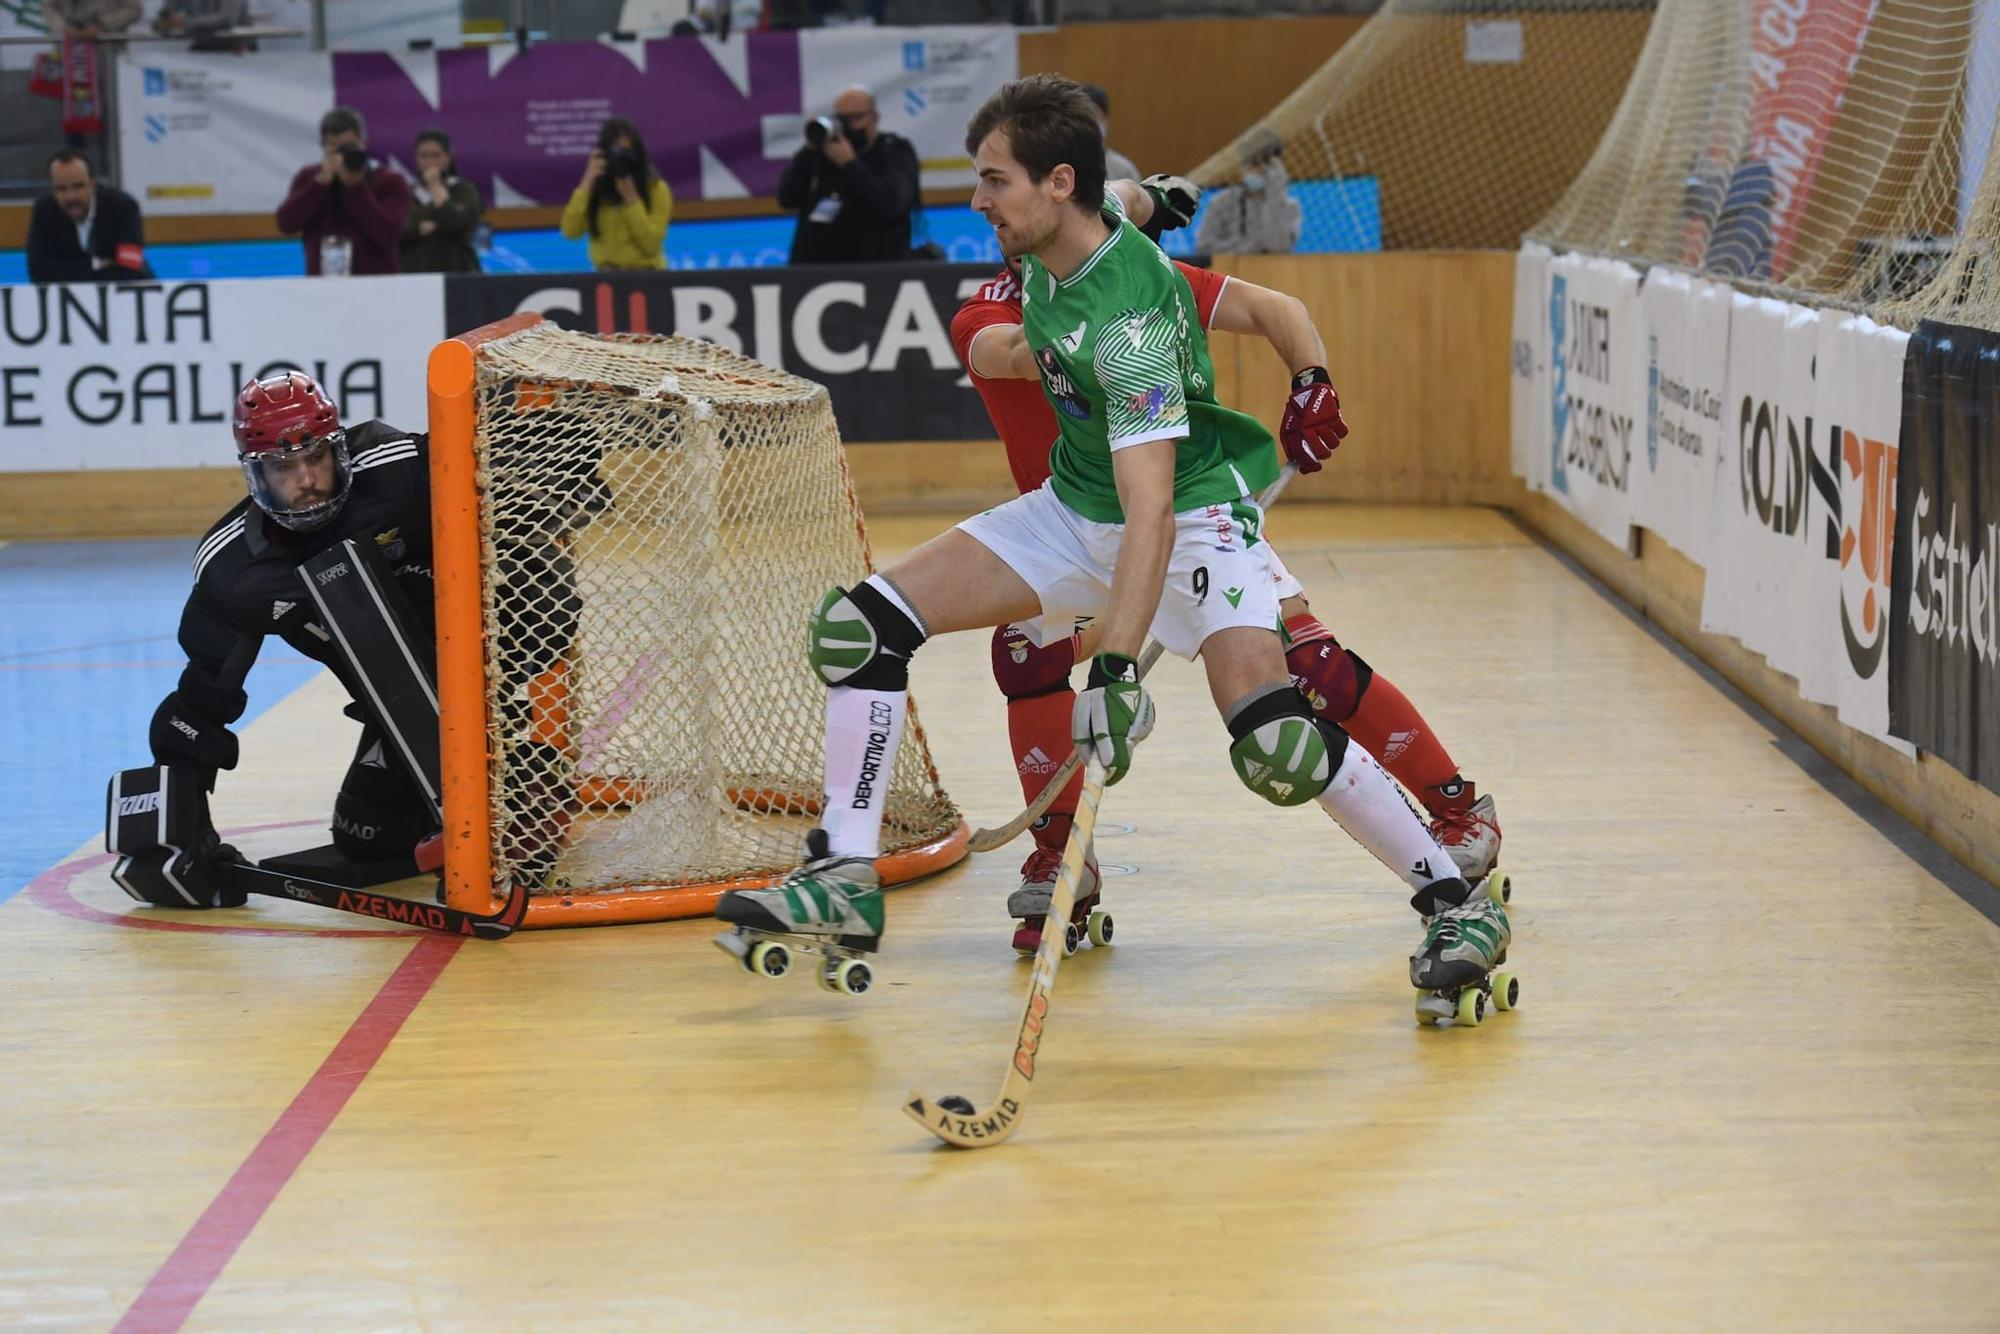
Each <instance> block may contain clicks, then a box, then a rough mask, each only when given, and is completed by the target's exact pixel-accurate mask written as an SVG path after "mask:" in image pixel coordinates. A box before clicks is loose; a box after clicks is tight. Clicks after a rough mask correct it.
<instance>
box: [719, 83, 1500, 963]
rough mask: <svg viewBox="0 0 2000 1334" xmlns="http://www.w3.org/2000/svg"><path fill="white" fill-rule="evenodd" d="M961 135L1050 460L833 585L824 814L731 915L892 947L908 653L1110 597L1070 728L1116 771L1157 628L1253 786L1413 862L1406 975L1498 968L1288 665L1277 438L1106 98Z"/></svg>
mask: <svg viewBox="0 0 2000 1334" xmlns="http://www.w3.org/2000/svg"><path fill="white" fill-rule="evenodd" d="M966 148H967V151H968V152H970V153H971V154H972V156H973V162H974V166H975V168H976V169H977V170H978V173H979V185H978V187H977V189H976V190H975V192H974V195H973V207H974V208H975V209H976V210H978V211H979V213H980V214H981V215H982V216H983V217H985V218H986V219H987V221H988V222H989V223H990V224H991V225H992V227H993V231H994V235H995V237H996V238H997V239H998V241H999V243H1000V248H1001V250H1002V252H1003V253H1005V254H1006V255H1008V256H1010V257H1016V256H1018V257H1020V259H1021V260H1022V324H1023V327H1024V328H1025V330H1026V331H1027V337H1028V341H1029V344H1030V346H1031V347H1033V349H1034V353H1035V358H1036V362H1037V365H1038V366H1039V368H1040V371H1041V376H1042V385H1043V389H1044V391H1045V392H1046V393H1047V395H1048V397H1049V400H1050V403H1051V404H1052V405H1053V407H1054V408H1055V412H1056V420H1057V424H1058V427H1059V430H1060V436H1059V438H1058V440H1057V442H1056V444H1055V446H1054V449H1053V451H1052V453H1051V457H1050V464H1051V471H1052V474H1053V475H1052V476H1051V478H1050V480H1049V482H1048V483H1047V484H1046V485H1044V486H1043V487H1042V488H1041V489H1040V490H1037V491H1032V492H1029V493H1028V494H1026V495H1023V496H1019V497H1017V498H1016V499H1014V500H1011V501H1009V502H1007V503H1006V504H1004V505H1000V506H998V507H996V508H994V509H991V510H988V511H986V512H985V513H983V514H979V515H975V516H973V517H972V518H970V519H967V520H966V521H965V522H963V523H961V524H960V525H959V526H958V527H956V528H954V529H952V530H951V531H950V532H948V533H945V534H943V535H942V536H940V537H938V538H936V539H934V540H932V541H931V542H929V543H926V544H925V545H924V546H922V547H920V548H919V549H918V550H916V551H915V552H913V553H911V554H910V555H909V556H908V557H906V558H905V559H904V560H902V561H901V562H899V563H898V564H897V565H896V566H894V567H893V568H891V569H889V570H887V571H885V572H883V573H881V574H877V575H873V576H871V577H870V578H868V579H867V580H866V581H864V582H863V583H861V584H859V585H857V586H856V587H854V588H853V589H841V588H835V589H833V590H831V591H829V592H828V593H827V594H826V595H825V596H824V597H823V598H821V600H820V602H819V604H818V606H816V607H815V608H814V610H813V613H812V617H811V622H810V631H809V647H808V654H809V657H810V660H811V662H812V664H813V667H814V669H815V670H816V671H817V672H818V673H819V675H820V679H821V680H822V681H824V682H825V683H826V684H827V686H828V687H829V695H828V699H827V741H826V802H825V806H824V808H823V815H822V826H821V828H819V829H817V830H814V831H813V833H812V835H811V836H810V837H809V838H808V840H807V848H806V860H805V863H804V865H802V866H801V867H800V868H799V869H798V870H797V871H795V872H794V873H793V874H792V875H791V876H790V877H789V878H788V879H787V880H786V881H785V882H784V883H782V884H780V885H778V886H776V887H774V888H771V889H767V890H739V891H736V892H734V893H731V894H728V895H725V896H724V897H723V899H722V901H721V902H720V903H719V904H718V905H717V907H716V916H717V917H718V918H720V919H721V920H723V921H725V922H731V923H734V924H736V925H737V926H738V927H739V928H742V929H745V930H748V931H750V932H757V933H767V934H780V935H790V936H796V937H802V938H805V939H806V940H808V941H816V942H822V943H824V944H827V945H832V946H835V947H837V948H839V949H842V950H848V951H857V950H861V951H865V950H871V949H874V948H875V947H876V946H877V945H878V944H879V943H880V940H881V936H882V930H883V924H884V918H883V908H882V894H881V889H880V883H879V880H878V879H877V877H876V873H875V868H874V859H875V858H876V856H877V855H878V853H879V851H880V842H881V825H882V815H883V804H884V802H885V800H886V798H887V787H888V782H887V776H888V774H889V772H890V768H891V766H892V764H893V762H894V759H895V754H896V748H897V746H898V745H899V743H900V741H901V738H902V729H903V720H904V715H905V712H906V709H907V698H908V685H909V659H910V655H911V654H913V653H914V652H915V651H916V650H917V648H918V647H919V646H920V645H922V643H923V642H924V641H925V640H926V639H928V638H929V637H931V636H932V635H936V634H944V633H948V632H950V631H953V630H968V629H975V628H986V627H991V626H995V625H1002V624H1010V623H1011V624H1016V625H1021V624H1025V623H1035V624H1042V623H1047V624H1049V625H1050V626H1051V627H1052V632H1053V633H1056V634H1063V635H1067V634H1069V633H1070V631H1071V627H1072V626H1073V624H1074V617H1075V616H1077V615H1091V616H1096V617H1097V618H1098V620H1099V624H1100V625H1101V626H1102V631H1101V635H1100V640H1099V650H1098V653H1097V655H1096V657H1095V658H1094V659H1093V660H1092V662H1091V667H1090V678H1089V683H1088V686H1087V688H1086V689H1085V690H1083V691H1082V692H1080V693H1079V694H1078V696H1077V702H1076V707H1075V710H1074V713H1073V715H1072V723H1071V734H1072V736H1073V737H1074V738H1075V740H1076V742H1077V744H1078V745H1079V746H1083V747H1086V748H1089V749H1091V750H1093V751H1094V752H1095V755H1096V757H1097V759H1098V760H1099V761H1100V763H1102V765H1103V766H1104V769H1105V772H1106V781H1107V782H1109V783H1115V782H1117V781H1118V780H1119V779H1120V778H1122V777H1123V776H1124V775H1125V773H1126V772H1127V771H1128V770H1129V768H1130V766H1131V763H1132V755H1133V748H1134V747H1135V746H1136V745H1137V744H1138V743H1139V742H1140V741H1142V740H1144V739H1145V737H1146V736H1147V735H1148V734H1149V733H1150V732H1151V730H1152V726H1153V704H1152V701H1151V699H1150V698H1149V697H1148V695H1147V693H1146V691H1145V688H1144V687H1143V686H1142V685H1141V684H1140V683H1139V680H1138V671H1137V658H1138V654H1139V651H1140V647H1141V645H1142V644H1143V643H1144V641H1145V639H1146V636H1147V633H1148V631H1149V630H1150V632H1151V634H1152V635H1153V636H1154V637H1156V638H1157V639H1158V640H1159V641H1160V643H1161V644H1162V645H1163V646H1164V647H1165V648H1166V649H1167V650H1168V651H1169V652H1172V653H1176V654H1179V655H1180V656H1182V657H1185V658H1195V657H1199V658H1200V659H1201V661H1202V664H1203V666H1204V668H1205V669H1206V671H1207V674H1208V683H1209V691H1210V694H1211V695H1212V697H1213V698H1214V700H1215V704H1216V708H1217V710H1218V711H1219V712H1220V713H1221V714H1222V717H1223V720H1224V722H1225V723H1226V724H1227V726H1228V728H1229V733H1230V736H1231V738H1232V744H1231V746H1230V748H1229V754H1230V761H1231V764H1232V766H1233V768H1234V769H1235V771H1236V774H1237V776H1238V777H1239V778H1240V779H1241V780H1242V782H1243V783H1244V785H1245V786H1246V787H1248V788H1249V789H1250V790H1251V791H1253V792H1255V793H1257V795H1259V796H1261V797H1263V798H1264V799H1266V800H1267V801H1270V802H1273V803H1274V804H1277V805H1281V806H1295V805H1300V804H1303V803H1305V802H1308V801H1314V800H1317V801H1318V803H1319V804H1320V805H1321V806H1322V807H1323V808H1324V809H1325V810H1326V811H1327V813H1328V814H1330V815H1331V816H1332V817H1333V818H1334V820H1335V821H1337V822H1338V823H1339V824H1340V825H1341V827H1342V828H1344V829H1346V830H1347V832H1348V833H1349V834H1350V835H1351V836H1352V837H1353V838H1354V839H1355V840H1356V841H1357V842H1359V843H1360V844H1361V845H1362V846H1363V847H1365V848H1367V849H1368V850H1369V851H1370V852H1371V853H1373V854H1374V855H1375V856H1376V857H1377V858H1378V859H1379V860H1380V861H1381V862H1382V863H1383V864H1384V865H1386V866H1388V867H1389V869H1390V870H1392V871H1394V872H1395V873H1396V874H1397V875H1399V876H1400V877H1402V879H1403V880H1404V882H1405V883H1406V884H1408V885H1409V887H1410V889H1411V890H1412V898H1411V904H1412V906H1414V907H1415V908H1416V909H1417V911H1418V912H1419V913H1421V914H1423V916H1424V917H1425V919H1426V922H1427V930H1426V935H1425V939H1424V943H1423V944H1422V945H1421V946H1420V947H1419V949H1418V952H1417V953H1416V954H1415V955H1413V956H1412V958H1411V963H1410V976H1411V981H1412V982H1413V983H1414V984H1415V985H1417V986H1419V987H1422V988H1426V989H1432V990H1441V989H1445V988H1450V987H1458V986H1462V985H1469V984H1473V983H1477V982H1479V981H1481V980H1482V979H1484V977H1485V975H1486V974H1487V972H1488V971H1490V970H1491V968H1492V967H1493V965H1494V964H1495V963H1497V962H1499V961H1500V960H1501V959H1503V958H1504V957H1505V953H1506V946H1507V942H1508V938H1509V930H1508V925H1507V920H1506V915H1505V913H1504V911H1503V910H1502V909H1501V908H1500V906H1499V905H1498V904H1497V903H1495V902H1493V901H1491V900H1490V899H1488V898H1487V897H1486V896H1485V895H1483V894H1482V895H1473V894H1472V893H1471V891H1470V890H1469V888H1468V886H1467V884H1466V882H1465V881H1464V880H1463V879H1462V878H1461V877H1460V876H1459V875H1458V873H1457V868H1456V867H1455V866H1454V865H1453V863H1452V859H1451V857H1450V856H1449V855H1447V854H1446V853H1445V851H1444V850H1443V849H1442V848H1440V847H1439V846H1438V844H1437V842H1436V840H1435V839H1433V838H1432V836H1431V833H1430V831H1429V830H1428V829H1426V828H1425V827H1424V825H1423V823H1422V822H1421V821H1420V820H1419V819H1418V818H1417V816H1416V814H1415V812H1414V811H1412V810H1411V808H1410V806H1409V804H1408V803H1407V802H1406V801H1405V800H1404V798H1403V795H1402V793H1401V792H1400V790H1399V789H1398V788H1397V787H1396V785H1395V783H1394V782H1393V781H1392V780H1391V779H1390V777H1389V776H1388V774H1386V773H1385V772H1384V771H1383V770H1382V769H1381V767H1380V766H1379V765H1378V764H1377V763H1376V762H1375V760H1374V758H1373V757H1372V756H1370V755H1369V754H1368V753H1367V751H1366V750H1365V749H1363V748H1362V747H1361V746H1360V745H1358V744H1354V743H1353V742H1351V741H1350V739H1349V738H1348V736H1347V734H1346V733H1345V732H1344V731H1343V730H1342V729H1341V728H1340V727H1339V726H1338V725H1337V724H1334V723H1330V722H1327V721H1326V720H1324V719H1319V718H1315V717H1314V715H1313V712H1312V710H1311V708H1310V706H1308V705H1307V703H1306V702H1305V700H1304V699H1303V698H1302V697H1301V696H1300V694H1299V693H1298V691H1297V690H1295V689H1294V688H1293V686H1292V683H1291V678H1290V676H1289V674H1288V673H1287V671H1286V667H1285V659H1284V654H1283V652H1282V650H1281V648H1280V639H1279V634H1278V607H1277V601H1276V595H1275V592H1274V588H1275V585H1274V582H1273V580H1272V577H1271V569H1270V564H1269V561H1268V554H1269V548H1268V546H1267V545H1266V544H1265V543H1264V542H1263V541H1262V526H1263V514H1262V511H1261V510H1260V509H1259V508H1258V506H1257V504H1256V502H1255V500H1254V499H1253V496H1254V494H1255V492H1256V491H1257V490H1258V489H1259V488H1261V487H1263V486H1264V485H1266V484H1267V483H1269V482H1270V481H1271V480H1273V479H1274V477H1275V476H1276V473H1277V451H1276V449H1275V447H1274V444H1273V441H1272V439H1271V436H1270V434H1269V433H1268V432H1266V431H1265V430H1264V428H1263V427H1262V426H1261V425H1259V424H1258V423H1257V421H1256V420H1255V419H1254V418H1251V417H1248V416H1246V415H1244V414H1242V413H1238V412H1233V411H1231V410H1229V409H1228V408H1225V407H1222V406H1221V405H1220V404H1218V403H1217V402H1216V401H1215V390H1214V368H1213V366H1212V364H1211V363H1210V360H1209V355H1208V343H1207V337H1206V335H1205V334H1204V333H1203V331H1202V329H1201V326H1200V323H1199V321H1197V320H1196V319H1195V318H1194V310H1193V304H1194V303H1193V298H1192V294H1191V293H1190V291H1189V288H1188V285H1187V281H1186V279H1184V278H1183V277H1182V276H1181V274H1180V272H1179V271H1178V270H1177V269H1175V268H1174V266H1173V264H1172V262H1171V261H1169V260H1168V259H1167V258H1166V256H1165V255H1163V254H1162V253H1161V252H1160V250H1159V249H1158V248H1157V247H1156V246H1154V245H1153V244H1152V243H1151V242H1150V241H1148V240H1147V239H1146V238H1145V237H1144V236H1143V235H1141V234H1140V232H1139V231H1138V229H1137V228H1135V227H1133V226H1131V225H1130V224H1129V223H1128V222H1126V221H1125V220H1124V218H1123V216H1122V211H1121V209H1120V208H1119V206H1118V205H1117V204H1116V203H1115V201H1114V202H1112V203H1109V204H1107V202H1106V196H1105V190H1104V148H1103V140H1102V138H1101V137H1100V134H1099V132H1098V130H1097V128H1096V118H1095V116H1094V114H1093V113H1092V112H1091V109H1090V102H1089V100H1088V98H1086V97H1085V96H1084V94H1083V92H1082V90H1081V89H1080V87H1079V86H1078V85H1076V84H1074V83H1071V82H1070V81H1068V80H1066V79H1061V78H1056V77H1053V76H1047V75H1038V76H1034V77H1031V78H1027V79H1022V80H1019V81H1017V82H1015V83H1011V84H1008V85H1006V86H1005V87H1003V88H1001V89H1000V90H999V91H998V92H997V93H995V94H994V95H993V96H992V97H991V98H989V99H988V100H987V102H986V104H985V105H984V106H983V107H982V108H981V109H980V111H979V113H978V114H977V115H976V116H974V117H973V119H972V122H971V124H970V126H969V127H968V128H967V132H966Z"/></svg>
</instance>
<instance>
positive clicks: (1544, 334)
mask: <svg viewBox="0 0 2000 1334" xmlns="http://www.w3.org/2000/svg"><path fill="white" fill-rule="evenodd" d="M1549 259H1550V254H1549V248H1548V247H1547V246H1545V245H1541V244H1539V243H1537V242H1534V241H1529V242H1527V243H1525V244H1524V245H1522V247H1521V248H1520V250H1518V251H1516V252H1515V254H1514V344H1513V356H1512V358H1511V360H1512V367H1511V373H1510V375H1509V384H1510V386H1511V388H1512V394H1511V396H1510V402H1509V406H1510V408H1511V409H1512V412H1513V422H1512V432H1511V439H1512V441H1513V463H1514V475H1515V476H1516V477H1519V478H1521V479H1522V480H1523V481H1525V482H1526V483H1527V484H1528V489H1529V490H1530V491H1546V490H1548V487H1549V419H1550V412H1549V387H1548V386H1549Z"/></svg>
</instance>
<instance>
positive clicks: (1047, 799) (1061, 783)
mask: <svg viewBox="0 0 2000 1334" xmlns="http://www.w3.org/2000/svg"><path fill="white" fill-rule="evenodd" d="M1298 475H1299V470H1298V467H1297V466H1296V465H1295V464H1290V463H1287V464H1286V465H1285V466H1284V469H1283V471H1281V472H1279V474H1278V479H1277V480H1276V481H1274V482H1272V483H1271V484H1270V485H1269V486H1267V487H1265V488H1264V494H1262V495H1260V496H1258V497H1257V505H1258V508H1260V509H1269V508H1270V507H1271V505H1272V504H1273V503H1275V502H1276V501H1277V499H1278V497H1279V496H1280V495H1282V494H1284V490H1285V487H1286V485H1287V484H1288V483H1290V482H1291V480H1292V478H1294V477H1296V476H1298ZM1165 651H1166V650H1165V649H1164V648H1163V647H1162V646H1161V644H1160V641H1159V640H1157V639H1155V640H1153V641H1151V642H1150V643H1148V644H1147V645H1146V647H1145V650H1144V651H1143V652H1141V653H1140V654H1139V679H1140V680H1141V681H1143V680H1145V679H1146V673H1147V672H1150V671H1152V670H1153V664H1154V663H1156V662H1158V661H1159V660H1160V654H1161V653H1163V652H1165ZM1082 763H1083V752H1082V751H1080V750H1076V751H1071V752H1070V756H1069V758H1068V759H1066V760H1064V761H1063V763H1062V768H1060V769H1058V770H1056V771H1055V774H1054V775H1053V776H1052V777H1051V778H1050V779H1049V781H1048V782H1047V783H1046V784H1044V785H1043V787H1042V790H1041V791H1040V792H1039V793H1037V794H1036V796H1035V799H1034V800H1033V801H1031V802H1029V803H1028V806H1027V809H1026V810H1024V811H1022V812H1021V813H1020V814H1019V815H1017V816H1015V817H1014V818H1013V819H1011V820H1009V821H1008V822H1007V823H1006V824H1003V825H1001V826H999V827H998V828H997V829H975V830H973V831H972V840H971V842H969V843H967V844H966V848H967V850H969V851H972V852H991V851H993V850H994V849H995V848H1004V847H1006V846H1007V845H1008V844H1009V843H1012V842H1013V841H1014V840H1015V839H1017V838H1019V837H1020V836H1021V833H1022V831H1023V830H1025V829H1026V828H1027V827H1028V826H1029V825H1031V824H1033V823H1034V822H1035V821H1037V820H1039V819H1041V818H1042V815H1043V813H1044V812H1046V811H1047V810H1048V809H1049V807H1050V806H1053V805H1054V804H1055V800H1056V797H1057V796H1058V795H1059V794H1060V793H1061V792H1062V790H1063V788H1065V787H1066V786H1068V785H1069V780H1070V779H1072V778H1074V777H1076V769H1077V766H1078V765H1080V764H1082Z"/></svg>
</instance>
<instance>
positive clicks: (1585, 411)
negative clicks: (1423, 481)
mask: <svg viewBox="0 0 2000 1334" xmlns="http://www.w3.org/2000/svg"><path fill="white" fill-rule="evenodd" d="M1642 339H1643V331H1642V328H1641V320H1640V317H1639V271H1638V270H1637V269H1635V268H1633V267H1632V266H1631V265H1629V264H1625V263H1621V262H1620V261H1618V260H1609V259H1584V258H1582V257H1580V256H1576V255H1558V256H1557V257H1556V258H1555V259H1553V260H1551V261H1550V263H1549V386H1548V388H1549V395H1548V403H1549V450H1548V458H1549V479H1548V489H1549V491H1550V492H1551V493H1552V494H1553V495H1555V497H1556V498H1557V499H1559V500H1560V501H1562V503H1563V505H1564V506H1565V507H1566V508H1567V509H1568V510H1569V511H1570V512H1571V513H1572V514H1575V515H1576V516H1577V517H1578V518H1579V519H1582V520H1583V521H1584V522H1585V523H1587V524H1589V525H1590V527H1591V529H1592V530H1593V531H1594V532H1596V533H1597V535H1598V536H1599V537H1602V538H1603V539H1604V540H1605V541H1607V542H1609V543H1611V544H1612V545H1613V546H1615V547H1617V548H1618V549H1619V550H1620V551H1624V552H1627V553H1629V552H1630V551H1631V537H1632V528H1631V526H1632V502H1631V497H1630V495H1629V487H1630V483H1631V475H1632V454H1633V448H1634V446H1635V444H1636V443H1637V442H1636V441H1635V440H1634V439H1633V433H1634V430H1635V429H1636V428H1637V427H1638V426H1639V424H1640V415H1641V413H1642V412H1643V410H1644V407H1645V392H1644V387H1643V386H1644V380H1643V377H1644V375H1645V372H1646V365H1645V360H1644V351H1645V345H1644V343H1643V341H1642Z"/></svg>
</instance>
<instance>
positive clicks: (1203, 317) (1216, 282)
mask: <svg viewBox="0 0 2000 1334" xmlns="http://www.w3.org/2000/svg"><path fill="white" fill-rule="evenodd" d="M1174 267H1175V268H1177V269H1179V270H1180V271H1181V277H1183V278H1185V279H1187V281H1188V286H1189V287H1191V288H1193V289H1194V313H1195V318H1197V319H1199V320H1200V321H1201V327H1202V328H1204V329H1206V328H1208V327H1209V326H1210V325H1211V324H1214V323H1215V303H1216V302H1218V301H1220V300H1222V289H1223V288H1225V287H1227V286H1229V275H1228V274H1226V273H1216V272H1214V271H1213V270H1211V269H1198V268H1196V267H1195V266H1194V265H1192V264H1183V263H1182V262H1181V261H1179V260H1175V261H1174Z"/></svg>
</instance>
